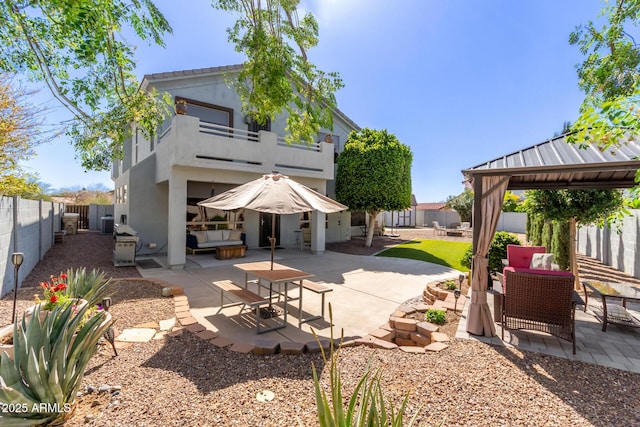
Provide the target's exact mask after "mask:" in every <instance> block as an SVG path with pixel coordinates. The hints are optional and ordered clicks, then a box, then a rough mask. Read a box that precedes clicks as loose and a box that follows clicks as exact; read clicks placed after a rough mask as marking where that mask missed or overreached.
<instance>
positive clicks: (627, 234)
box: [577, 209, 640, 278]
mask: <svg viewBox="0 0 640 427" xmlns="http://www.w3.org/2000/svg"><path fill="white" fill-rule="evenodd" d="M631 214H632V215H631V216H630V217H625V219H624V221H623V224H622V227H621V228H620V230H619V232H618V230H617V229H616V228H615V226H614V228H612V229H609V228H607V227H604V228H601V227H594V226H589V227H581V228H579V229H578V233H577V234H578V251H579V252H580V253H583V254H585V255H587V256H589V257H591V258H595V259H598V260H600V262H602V263H603V264H605V265H610V266H611V267H613V268H615V269H617V270H620V271H624V272H625V273H627V274H629V275H631V276H633V277H637V278H640V257H639V256H638V250H639V249H640V210H638V209H635V210H632V211H631Z"/></svg>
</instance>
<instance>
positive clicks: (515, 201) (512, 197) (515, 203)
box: [502, 190, 521, 212]
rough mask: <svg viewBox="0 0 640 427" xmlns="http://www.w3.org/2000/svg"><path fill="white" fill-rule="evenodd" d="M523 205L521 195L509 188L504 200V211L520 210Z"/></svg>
mask: <svg viewBox="0 0 640 427" xmlns="http://www.w3.org/2000/svg"><path fill="white" fill-rule="evenodd" d="M520 205H521V203H520V197H519V196H517V195H516V194H513V193H512V192H511V191H509V190H507V191H506V192H505V193H504V202H503V203H502V212H518V207H519V206H520Z"/></svg>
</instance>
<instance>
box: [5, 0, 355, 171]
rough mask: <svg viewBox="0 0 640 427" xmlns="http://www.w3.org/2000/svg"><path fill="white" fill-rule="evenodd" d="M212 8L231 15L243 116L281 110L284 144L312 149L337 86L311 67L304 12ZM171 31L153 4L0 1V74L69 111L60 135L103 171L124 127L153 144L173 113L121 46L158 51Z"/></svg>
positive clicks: (312, 38) (266, 4)
mask: <svg viewBox="0 0 640 427" xmlns="http://www.w3.org/2000/svg"><path fill="white" fill-rule="evenodd" d="M211 4H212V6H213V7H214V8H218V9H220V10H222V11H224V12H229V13H236V14H238V20H237V21H236V24H235V25H234V27H233V28H231V29H229V30H228V32H229V40H230V41H231V42H232V43H234V44H235V46H236V50H237V51H238V52H241V53H243V54H244V55H246V57H247V60H246V61H245V63H244V64H243V65H244V66H243V69H242V71H241V72H240V75H239V77H238V79H237V81H236V82H235V84H236V87H237V88H238V92H239V94H240V97H241V100H242V103H243V110H244V111H245V112H247V113H248V114H250V115H252V116H253V117H254V118H255V119H256V120H257V121H259V122H264V121H265V120H266V118H269V117H274V116H276V115H277V114H279V113H280V112H282V111H286V112H288V113H289V119H288V124H287V132H288V133H289V134H288V135H287V140H288V141H304V142H311V141H312V140H313V138H314V137H315V135H317V133H318V131H319V130H320V128H325V129H332V114H331V109H332V108H333V107H335V105H336V101H335V95H334V94H335V91H336V90H338V89H339V88H340V87H342V82H341V80H340V78H339V76H338V74H337V73H325V72H323V71H321V70H319V69H318V68H317V67H316V66H315V65H314V64H313V63H311V61H309V59H308V56H307V54H308V51H309V49H311V48H313V47H314V46H316V45H317V43H318V23H317V21H316V20H315V18H314V17H313V15H311V14H309V13H307V14H305V15H304V16H303V17H299V16H298V9H299V7H298V6H299V0H266V1H265V0H212V3H211ZM171 32H172V29H171V26H170V24H169V22H168V21H167V20H166V19H165V17H164V16H163V15H162V13H161V12H160V10H159V9H158V7H157V6H156V5H155V4H154V2H153V1H151V0H135V1H126V0H46V1H45V0H33V1H19V0H3V1H0V45H1V46H2V49H1V50H0V72H8V73H16V74H21V75H25V76H28V78H30V79H31V80H33V81H36V82H42V83H45V84H46V86H47V87H48V89H49V90H50V92H51V93H52V94H53V96H54V97H55V98H56V99H57V100H58V102H59V103H60V104H61V105H63V106H64V107H65V108H66V109H67V110H68V111H69V112H70V113H71V116H72V120H71V121H70V125H69V126H68V127H67V129H66V133H67V136H68V137H69V138H70V142H71V143H72V144H73V145H74V147H75V150H76V155H77V157H78V158H79V159H80V160H81V163H82V165H83V166H84V167H85V168H86V169H91V170H108V169H109V168H110V167H111V163H112V161H113V160H114V159H117V158H122V154H123V151H122V150H123V142H124V141H125V139H126V138H128V137H129V136H130V133H131V130H132V127H131V126H130V124H132V123H135V126H136V127H137V129H139V130H141V131H142V133H143V134H144V135H145V137H147V138H152V137H153V136H154V134H155V132H156V131H157V129H159V127H160V125H161V124H162V122H163V121H164V119H165V118H166V117H167V116H168V115H169V114H171V112H170V110H169V105H170V102H171V100H170V98H169V96H168V95H167V94H160V93H157V92H156V91H155V90H153V89H144V90H143V89H141V87H140V82H139V81H138V79H137V77H136V75H135V73H134V71H135V66H136V62H135V47H134V45H133V44H132V43H131V42H129V40H135V39H136V38H137V40H136V41H141V42H145V43H149V44H150V45H157V46H164V42H163V38H164V36H165V35H166V34H169V33H171ZM124 34H126V37H125V36H124ZM218 42H221V41H218Z"/></svg>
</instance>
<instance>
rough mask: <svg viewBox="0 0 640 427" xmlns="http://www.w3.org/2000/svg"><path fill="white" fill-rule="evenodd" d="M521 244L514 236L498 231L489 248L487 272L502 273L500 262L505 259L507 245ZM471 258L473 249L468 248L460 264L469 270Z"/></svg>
mask: <svg viewBox="0 0 640 427" xmlns="http://www.w3.org/2000/svg"><path fill="white" fill-rule="evenodd" d="M521 244H522V242H520V240H519V239H518V237H517V236H516V235H515V234H511V233H507V232H506V231H498V232H497V233H496V234H495V235H494V236H493V241H492V242H491V247H490V248H489V271H490V272H491V273H495V272H498V271H502V260H503V259H506V258H507V245H521ZM472 257H473V249H472V248H469V249H468V250H467V252H466V253H465V254H464V256H463V257H462V260H461V261H460V263H461V264H462V265H463V266H465V267H467V268H471V259H472Z"/></svg>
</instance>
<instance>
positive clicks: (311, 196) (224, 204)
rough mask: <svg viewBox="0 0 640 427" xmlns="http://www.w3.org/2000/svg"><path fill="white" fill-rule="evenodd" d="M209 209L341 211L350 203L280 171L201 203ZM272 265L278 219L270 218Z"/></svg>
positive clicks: (281, 211)
mask: <svg viewBox="0 0 640 427" xmlns="http://www.w3.org/2000/svg"><path fill="white" fill-rule="evenodd" d="M198 205H200V206H205V207H207V208H214V209H220V210H224V211H231V210H235V209H240V208H246V209H251V210H254V211H258V212H265V213H271V214H273V216H274V217H275V214H294V213H301V212H308V211H313V210H318V211H320V212H323V213H332V212H340V211H343V210H347V209H349V208H348V207H347V206H345V205H343V204H341V203H338V202H336V201H335V200H332V199H330V198H329V197H327V196H325V195H322V194H320V193H318V192H317V191H314V190H312V189H310V188H309V187H306V186H304V185H302V184H300V183H298V182H296V181H294V180H292V179H290V178H289V177H287V176H284V175H280V174H278V173H275V174H268V175H264V176H263V177H262V178H258V179H256V180H253V181H250V182H247V183H246V184H243V185H240V186H238V187H236V188H232V189H231V190H229V191H225V192H224V193H221V194H218V195H217V196H214V197H211V198H209V199H207V200H203V201H201V202H198ZM270 241H271V268H272V269H273V255H274V251H275V241H276V239H275V220H274V221H271V238H270Z"/></svg>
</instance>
